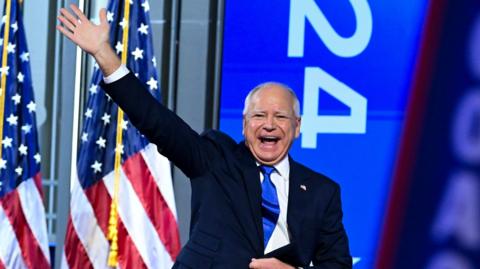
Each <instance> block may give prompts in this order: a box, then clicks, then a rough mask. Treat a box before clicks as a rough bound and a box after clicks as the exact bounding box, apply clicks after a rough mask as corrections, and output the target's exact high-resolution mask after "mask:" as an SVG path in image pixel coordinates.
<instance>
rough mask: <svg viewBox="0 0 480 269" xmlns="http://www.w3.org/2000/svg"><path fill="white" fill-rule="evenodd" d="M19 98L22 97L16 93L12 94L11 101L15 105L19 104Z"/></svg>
mask: <svg viewBox="0 0 480 269" xmlns="http://www.w3.org/2000/svg"><path fill="white" fill-rule="evenodd" d="M20 99H22V97H21V96H20V95H19V94H18V93H16V94H15V95H14V96H12V100H13V103H14V104H16V105H18V104H20Z"/></svg>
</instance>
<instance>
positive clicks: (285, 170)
mask: <svg viewBox="0 0 480 269" xmlns="http://www.w3.org/2000/svg"><path fill="white" fill-rule="evenodd" d="M273 167H275V169H276V170H277V173H278V174H280V176H281V177H282V178H283V179H284V180H288V178H289V174H290V161H289V160H288V155H285V157H284V158H283V160H281V161H280V162H279V163H277V164H276V165H274V166H273Z"/></svg>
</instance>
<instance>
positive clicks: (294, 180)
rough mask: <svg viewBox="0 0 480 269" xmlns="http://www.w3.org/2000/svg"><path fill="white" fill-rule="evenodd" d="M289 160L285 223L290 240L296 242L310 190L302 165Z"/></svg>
mask: <svg viewBox="0 0 480 269" xmlns="http://www.w3.org/2000/svg"><path fill="white" fill-rule="evenodd" d="M289 161H290V178H289V191H288V193H289V194H288V209H287V224H288V228H289V231H290V234H291V238H290V241H291V242H296V241H297V240H298V239H299V238H300V233H301V230H302V223H303V219H304V218H305V215H306V213H307V211H308V210H306V209H307V208H306V207H307V206H308V205H309V201H312V199H310V198H309V197H310V191H309V188H308V187H309V186H308V175H307V174H306V173H305V172H304V171H303V169H302V167H301V166H300V165H299V164H298V163H296V162H295V161H293V160H292V159H291V158H290V159H289Z"/></svg>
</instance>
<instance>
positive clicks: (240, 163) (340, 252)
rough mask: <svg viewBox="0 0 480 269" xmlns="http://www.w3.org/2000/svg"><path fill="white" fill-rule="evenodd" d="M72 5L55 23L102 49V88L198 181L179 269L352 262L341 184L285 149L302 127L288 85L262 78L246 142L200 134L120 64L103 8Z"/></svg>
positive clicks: (248, 108)
mask: <svg viewBox="0 0 480 269" xmlns="http://www.w3.org/2000/svg"><path fill="white" fill-rule="evenodd" d="M71 7H72V10H73V12H74V13H75V15H76V16H74V15H72V14H71V13H69V12H68V11H67V10H65V9H62V10H61V15H60V16H59V20H60V21H61V22H62V24H63V26H58V29H59V30H60V31H61V32H62V33H63V34H65V35H66V36H67V37H68V38H70V39H71V40H72V41H73V42H75V43H76V44H78V45H79V46H80V47H81V48H82V49H83V50H85V51H86V52H88V53H90V54H91V55H93V56H94V57H95V59H96V61H97V63H98V65H99V66H100V68H101V70H102V72H103V74H104V76H105V78H104V81H105V83H103V85H102V87H103V88H104V89H105V91H106V92H107V93H108V94H109V95H110V96H111V97H112V99H113V100H114V101H115V102H116V103H117V104H118V105H119V106H120V107H121V108H122V109H123V110H124V111H125V112H126V113H127V115H128V116H129V119H130V121H131V122H132V123H133V124H134V125H135V126H136V127H137V128H138V129H139V130H140V131H141V132H142V133H143V134H144V135H145V136H146V137H147V138H148V139H149V140H150V141H151V142H152V143H155V144H156V145H157V146H158V149H159V151H160V152H161V153H162V154H163V155H165V156H166V157H168V158H169V159H170V160H171V161H172V162H173V163H174V164H175V165H177V166H178V167H179V168H180V169H181V170H182V171H183V172H184V173H185V174H186V175H187V176H188V177H189V178H190V179H191V184H192V220H191V228H190V229H191V232H190V239H189V241H188V242H187V244H186V246H185V247H184V248H183V249H182V251H181V253H180V254H179V256H178V257H177V261H176V263H175V265H174V268H258V269H268V268H276V269H281V268H295V267H297V268H300V267H301V268H304V267H309V266H313V267H312V268H351V267H352V264H351V262H352V261H351V256H350V253H349V249H348V240H347V236H346V233H345V230H344V228H343V224H342V209H341V203H340V190H339V186H338V185H337V184H336V183H334V182H333V181H331V180H330V179H328V178H327V177H325V176H323V175H321V174H318V173H316V172H314V171H312V170H310V169H308V168H306V167H304V166H302V165H301V164H299V163H297V162H295V161H294V160H293V159H291V158H290V157H289V156H288V151H289V149H290V147H291V145H292V142H293V140H294V139H295V138H296V137H298V135H299V132H300V114H299V111H300V108H299V102H298V99H297V97H296V96H295V93H294V92H293V91H292V90H291V89H289V88H288V87H287V86H285V85H282V84H279V83H265V84H262V85H259V86H258V87H256V88H255V89H253V90H252V91H251V92H250V94H249V95H248V96H247V98H246V100H245V109H244V120H243V133H244V137H245V141H243V142H241V143H238V144H237V143H236V142H235V141H233V140H232V139H231V138H230V137H229V136H227V135H226V134H224V133H221V132H219V131H207V132H205V133H204V134H202V135H199V134H197V133H196V132H195V131H193V130H192V129H191V128H190V127H189V126H188V125H187V124H186V123H185V122H184V121H183V120H182V119H180V118H179V117H178V116H177V115H175V114H174V113H173V112H171V111H169V110H168V109H166V108H165V107H163V106H162V105H161V104H159V103H158V102H157V101H156V100H155V99H154V98H153V97H152V96H151V95H150V94H149V93H148V91H147V90H145V89H144V87H143V85H142V84H141V83H140V82H139V81H138V79H136V77H135V76H134V75H133V74H132V73H131V72H129V71H128V69H126V67H125V66H123V65H121V64H120V60H119V59H118V57H117V56H116V54H115V52H114V51H113V50H112V48H111V46H110V45H109V42H108V29H109V27H108V24H107V21H106V14H105V10H102V11H101V13H100V19H101V23H100V25H98V26H97V25H94V24H92V23H91V22H90V21H89V20H88V19H87V18H86V17H85V16H84V15H83V14H82V13H81V11H80V10H79V9H78V8H77V7H76V6H71Z"/></svg>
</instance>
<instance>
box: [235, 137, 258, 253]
mask: <svg viewBox="0 0 480 269" xmlns="http://www.w3.org/2000/svg"><path fill="white" fill-rule="evenodd" d="M237 158H238V159H239V161H240V167H241V168H242V169H241V171H240V172H241V174H242V176H241V178H242V179H243V183H244V185H245V189H246V194H247V200H248V205H249V206H248V208H247V207H245V206H241V207H239V208H238V209H239V210H240V211H246V212H244V213H245V217H246V219H245V220H244V221H243V222H242V225H243V226H244V228H245V230H246V234H247V237H248V238H249V240H250V241H251V242H252V244H253V245H254V247H255V250H256V251H257V252H259V253H263V226H262V209H261V203H262V200H261V199H262V189H261V186H260V172H259V170H258V167H257V164H256V163H255V159H254V158H253V156H252V155H251V153H250V151H249V149H248V148H247V147H246V146H245V145H244V144H243V143H241V145H240V146H239V149H238V151H237Z"/></svg>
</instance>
